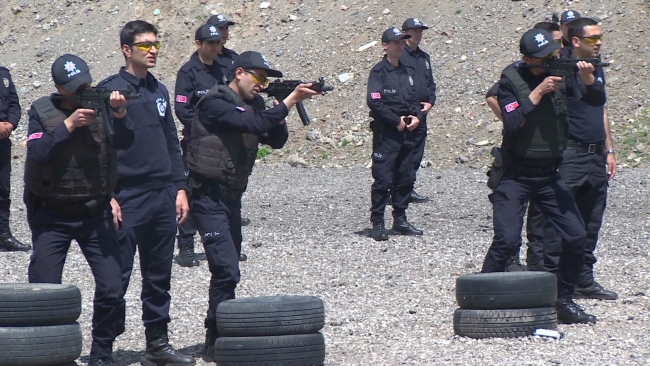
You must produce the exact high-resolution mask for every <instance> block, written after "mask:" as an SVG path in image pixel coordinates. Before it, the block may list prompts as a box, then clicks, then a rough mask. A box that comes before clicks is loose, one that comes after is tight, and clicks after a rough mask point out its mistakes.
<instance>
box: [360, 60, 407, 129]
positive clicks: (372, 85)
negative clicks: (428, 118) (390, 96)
mask: <svg viewBox="0 0 650 366" xmlns="http://www.w3.org/2000/svg"><path fill="white" fill-rule="evenodd" d="M382 86H383V83H382V77H381V73H380V72H378V71H375V70H371V71H370V76H369V77H368V92H367V95H366V103H367V104H368V107H369V108H370V111H372V114H373V116H374V118H375V119H377V120H380V121H382V122H384V123H386V124H389V125H391V126H395V127H397V126H399V124H400V121H401V116H398V115H397V114H396V113H395V112H393V111H392V110H391V109H390V108H388V107H387V106H386V105H385V103H384V102H383V101H382V99H381V98H382V91H383V88H382Z"/></svg>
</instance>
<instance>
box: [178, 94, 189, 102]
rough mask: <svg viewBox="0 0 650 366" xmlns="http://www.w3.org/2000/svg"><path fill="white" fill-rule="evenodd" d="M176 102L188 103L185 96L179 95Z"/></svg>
mask: <svg viewBox="0 0 650 366" xmlns="http://www.w3.org/2000/svg"><path fill="white" fill-rule="evenodd" d="M176 102H177V103H187V97H186V96H184V95H177V96H176Z"/></svg>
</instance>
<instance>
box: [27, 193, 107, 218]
mask: <svg viewBox="0 0 650 366" xmlns="http://www.w3.org/2000/svg"><path fill="white" fill-rule="evenodd" d="M110 201H111V197H110V196H99V197H96V198H93V199H91V200H89V201H86V202H76V203H68V202H57V201H48V200H46V199H44V198H40V197H39V198H38V200H37V205H38V206H40V207H41V208H43V209H45V210H48V211H51V212H54V213H56V214H59V215H62V216H68V217H79V218H85V217H92V216H97V215H100V214H102V213H103V212H104V210H106V204H108V203H109V202H110Z"/></svg>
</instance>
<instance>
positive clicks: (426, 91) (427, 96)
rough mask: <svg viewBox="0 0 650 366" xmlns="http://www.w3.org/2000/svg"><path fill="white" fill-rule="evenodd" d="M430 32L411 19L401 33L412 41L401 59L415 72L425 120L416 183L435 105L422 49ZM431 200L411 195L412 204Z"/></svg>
mask: <svg viewBox="0 0 650 366" xmlns="http://www.w3.org/2000/svg"><path fill="white" fill-rule="evenodd" d="M426 29H429V27H427V26H426V25H424V24H423V23H422V22H421V21H420V20H419V19H418V18H409V19H406V20H405V21H404V24H402V31H404V34H408V35H409V36H411V38H408V39H406V44H405V45H404V52H402V56H401V57H400V60H401V61H402V62H404V63H405V64H407V65H410V66H411V67H412V68H413V69H415V78H414V79H413V80H414V83H415V88H416V90H417V94H418V101H419V102H420V105H421V106H422V109H421V112H422V120H421V121H420V124H419V125H418V128H417V129H415V131H413V182H414V184H415V181H416V180H417V172H418V169H420V163H422V157H423V156H424V147H425V144H426V141H427V115H428V113H429V111H430V110H431V108H433V106H434V105H435V104H436V83H435V81H434V80H433V70H432V66H431V57H429V54H427V53H426V52H424V51H423V50H422V49H421V48H420V42H422V31H424V30H426ZM428 201H429V197H428V196H423V195H420V194H418V193H417V192H416V191H415V188H414V189H413V191H412V192H411V198H410V202H411V203H421V202H428Z"/></svg>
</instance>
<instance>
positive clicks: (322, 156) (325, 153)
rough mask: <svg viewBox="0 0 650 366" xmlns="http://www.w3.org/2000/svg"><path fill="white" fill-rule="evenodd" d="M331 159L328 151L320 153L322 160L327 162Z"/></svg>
mask: <svg viewBox="0 0 650 366" xmlns="http://www.w3.org/2000/svg"><path fill="white" fill-rule="evenodd" d="M329 157H330V153H329V152H327V150H323V152H321V153H320V158H321V159H323V160H325V159H327V158H329Z"/></svg>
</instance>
